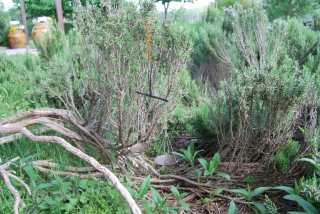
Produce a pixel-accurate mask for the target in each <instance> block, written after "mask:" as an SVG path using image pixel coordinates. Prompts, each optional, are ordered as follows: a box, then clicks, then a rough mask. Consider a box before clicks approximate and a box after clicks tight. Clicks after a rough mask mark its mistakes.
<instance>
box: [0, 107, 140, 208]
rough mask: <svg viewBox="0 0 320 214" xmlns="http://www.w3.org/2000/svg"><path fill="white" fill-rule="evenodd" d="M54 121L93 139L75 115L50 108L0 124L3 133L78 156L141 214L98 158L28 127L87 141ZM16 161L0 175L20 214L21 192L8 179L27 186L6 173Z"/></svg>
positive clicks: (6, 166) (23, 114) (4, 167)
mask: <svg viewBox="0 0 320 214" xmlns="http://www.w3.org/2000/svg"><path fill="white" fill-rule="evenodd" d="M53 120H59V121H62V122H63V123H67V124H72V125H73V127H76V128H77V129H78V130H81V131H82V133H86V134H87V136H91V137H93V138H94V136H92V135H91V134H90V131H88V130H86V129H85V128H84V127H82V126H81V122H79V121H77V120H76V119H75V118H74V117H73V116H72V114H71V112H69V111H66V110H59V109H51V108H41V109H36V110H32V111H28V112H24V113H21V114H18V115H15V116H12V117H10V118H7V119H5V120H3V121H1V122H0V134H11V135H14V134H22V135H24V136H26V137H27V138H29V139H30V140H32V141H34V142H45V143H56V144H59V145H61V146H62V147H63V148H64V149H65V150H67V151H68V152H70V153H72V154H74V155H76V156H78V157H79V158H81V159H82V160H84V161H86V162H88V163H89V164H90V165H91V166H93V167H94V168H95V169H96V170H98V171H99V172H101V173H102V174H103V175H104V176H105V177H107V178H108V179H109V180H110V181H111V182H112V183H113V185H114V186H115V187H116V188H117V189H118V190H119V192H120V194H121V195H122V196H123V198H124V199H125V200H126V201H127V203H128V205H129V207H130V210H131V212H132V213H141V210H140V208H139V207H138V206H137V204H136V202H135V201H134V200H133V198H132V197H131V195H130V193H129V192H128V191H127V189H126V188H125V187H124V186H123V185H122V184H121V183H120V181H119V179H118V178H117V177H116V176H115V175H114V174H113V173H112V172H111V171H110V170H109V169H108V168H106V167H105V166H102V165H101V164H100V163H99V162H98V161H97V160H96V159H94V158H93V157H90V156H89V155H87V154H85V153H84V152H82V151H81V150H80V149H77V148H75V147H74V146H72V145H71V144H70V143H68V142H67V141H66V140H64V139H63V138H61V137H57V136H36V135H34V134H33V133H32V132H31V131H30V130H28V129H27V127H29V126H32V125H38V124H41V125H44V126H45V127H47V128H50V129H51V130H55V131H57V132H59V133H61V134H63V135H65V136H67V137H69V138H71V139H73V140H77V141H80V142H83V141H84V139H85V138H83V136H81V135H79V134H77V133H76V132H73V131H72V130H70V129H68V128H66V127H64V126H62V125H60V124H58V123H56V122H54V121H53ZM1 142H3V140H2V138H0V144H4V143H8V141H6V142H4V143H1ZM17 159H19V158H15V159H13V160H12V161H9V162H8V163H6V164H4V165H2V166H1V167H0V173H1V175H2V177H3V179H4V181H5V184H6V185H7V187H8V188H9V189H10V191H11V193H12V194H13V195H14V198H15V203H14V212H15V213H18V206H19V205H20V206H21V207H23V206H24V203H23V201H22V200H21V198H20V196H19V192H18V191H17V190H16V189H15V188H14V187H13V186H12V185H11V183H10V181H9V179H8V177H12V178H14V179H16V180H18V181H19V182H20V183H22V184H23V185H24V186H25V187H26V188H27V185H25V184H24V183H23V182H22V181H21V180H20V179H18V178H17V177H16V176H14V175H12V174H10V173H9V172H7V171H6V169H7V168H8V166H9V165H10V164H11V163H12V162H13V161H16V160H17ZM27 190H28V188H27ZM28 191H30V190H28ZM29 193H30V192H29Z"/></svg>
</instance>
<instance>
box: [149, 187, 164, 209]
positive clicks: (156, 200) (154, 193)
mask: <svg viewBox="0 0 320 214" xmlns="http://www.w3.org/2000/svg"><path fill="white" fill-rule="evenodd" d="M150 189H151V194H152V200H153V203H154V204H155V205H156V206H159V205H160V202H161V197H160V195H159V193H158V192H157V190H155V189H154V188H153V187H150Z"/></svg>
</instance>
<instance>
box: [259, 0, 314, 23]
mask: <svg viewBox="0 0 320 214" xmlns="http://www.w3.org/2000/svg"><path fill="white" fill-rule="evenodd" d="M319 3H320V1H319V0H296V1H292V0H282V1H279V0H264V1H263V7H264V9H265V10H266V12H267V15H268V17H269V19H270V20H274V19H277V18H285V19H288V17H303V16H305V15H306V14H307V13H309V12H312V11H314V10H316V9H317V8H318V7H319Z"/></svg>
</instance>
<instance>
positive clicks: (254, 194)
mask: <svg viewBox="0 0 320 214" xmlns="http://www.w3.org/2000/svg"><path fill="white" fill-rule="evenodd" d="M271 188H272V187H258V188H256V189H255V190H253V191H252V193H251V195H252V197H255V196H258V195H260V194H261V193H263V192H264V191H267V190H269V189H271Z"/></svg>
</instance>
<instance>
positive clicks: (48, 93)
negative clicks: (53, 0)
mask: <svg viewBox="0 0 320 214" xmlns="http://www.w3.org/2000/svg"><path fill="white" fill-rule="evenodd" d="M78 9H79V10H78V11H77V16H76V17H77V20H76V21H75V23H74V26H75V31H73V32H70V34H69V35H68V36H67V37H64V35H62V34H61V32H59V31H58V30H57V31H54V32H52V34H51V36H49V37H48V38H47V44H48V45H43V46H41V47H40V48H39V56H34V55H30V54H26V55H21V56H12V57H8V56H6V55H4V54H2V55H0V81H1V86H0V87H1V88H0V95H1V97H0V104H1V108H0V113H1V114H0V115H1V120H0V121H1V122H0V132H1V131H2V133H4V132H3V130H7V129H6V128H7V127H11V132H10V131H9V132H8V131H6V132H5V133H11V134H13V133H18V132H19V131H20V132H21V130H22V133H23V134H27V137H29V138H31V139H32V140H34V141H41V143H40V142H39V143H35V142H31V141H30V140H28V139H27V138H25V137H22V138H21V136H19V135H16V136H12V135H11V136H7V135H1V136H0V144H1V145H0V158H1V161H2V162H1V164H3V165H1V166H0V169H1V172H2V175H3V177H4V178H5V176H6V175H9V176H11V175H13V174H12V173H11V171H12V170H14V171H15V172H16V176H17V177H18V178H20V179H22V181H24V182H25V183H23V182H20V181H19V180H17V179H11V180H10V183H11V184H12V185H13V187H14V188H15V189H16V190H18V193H19V197H21V199H22V201H23V202H24V203H25V207H24V208H23V209H20V211H21V212H22V213H41V212H52V213H55V212H57V213H59V212H63V213H64V212H70V213H73V212H83V213H86V212H92V210H95V211H96V212H107V213H108V212H110V213H111V212H112V213H128V212H130V211H129V210H130V209H131V211H132V207H130V203H129V206H127V205H126V204H125V203H124V202H125V201H127V202H128V200H127V198H126V199H123V198H122V197H121V196H124V195H123V192H121V191H120V192H119V191H118V190H116V189H117V188H119V186H122V185H120V184H119V183H114V180H112V182H111V181H107V180H106V179H105V178H112V176H110V174H108V173H109V172H108V171H107V169H111V171H110V172H111V173H112V174H114V175H116V176H117V177H118V178H119V181H120V182H121V183H122V184H123V185H124V186H126V192H128V193H130V194H131V195H130V197H131V198H132V199H134V202H135V203H136V204H137V205H138V208H137V210H136V212H137V213H139V211H143V212H146V213H170V212H171V213H176V212H180V211H182V210H186V211H187V210H189V209H190V212H192V211H198V212H201V213H204V212H215V211H217V210H218V211H219V212H221V213H239V212H251V213H253V212H261V213H267V212H268V213H286V211H293V210H295V211H300V212H302V211H305V212H306V213H316V211H315V210H317V211H318V209H319V196H318V191H319V185H318V181H317V171H315V172H314V173H313V170H312V169H311V168H310V167H308V163H306V162H309V163H311V164H312V165H314V166H316V167H318V156H319V154H318V144H319V140H318V137H319V136H317V133H318V131H317V130H318V127H317V126H316V123H317V120H316V118H317V115H316V112H317V109H318V97H317V93H318V88H319V87H318V86H319V75H318V68H319V54H318V53H319V52H318V38H319V35H318V33H317V32H315V31H312V30H311V29H308V28H306V27H305V26H303V25H302V24H301V23H300V22H299V21H298V20H296V19H288V20H286V21H283V20H275V21H274V22H272V23H270V22H269V21H268V17H266V15H265V13H264V12H263V9H262V8H261V7H260V6H259V5H253V6H250V7H247V8H246V9H244V8H243V7H241V6H240V5H239V4H236V5H233V6H231V7H228V8H227V9H226V10H223V11H222V10H221V9H220V10H219V7H217V6H215V5H211V7H209V8H208V10H207V11H206V13H205V14H204V16H203V20H202V21H201V23H197V24H195V25H193V26H189V29H186V28H185V26H187V25H186V24H183V26H184V27H181V26H180V24H179V23H178V22H176V21H175V20H172V19H171V18H168V19H167V20H166V22H165V23H161V21H159V20H158V19H157V18H156V14H155V11H154V5H153V4H152V3H151V2H148V1H146V2H143V3H141V5H140V7H139V8H138V7H136V6H134V4H132V3H128V2H126V1H103V2H102V4H101V5H95V6H89V5H86V6H85V7H84V6H83V7H79V8H78ZM172 18H173V19H174V18H175V16H173V17H172ZM193 27H195V29H197V31H196V32H195V31H193V30H192V29H193ZM148 28H149V31H148V30H147V29H148ZM148 36H150V37H151V38H149V39H151V42H150V40H147V42H146V39H148ZM190 36H193V39H194V44H193V45H194V46H193V49H192V51H193V52H192V54H191V57H192V59H191V60H190V59H189V50H191V43H190V40H189V39H190ZM66 40H67V42H65V41H66ZM149 42H150V48H151V52H150V61H149V59H148V47H149ZM146 43H147V44H146ZM187 62H189V63H190V64H191V67H192V68H191V69H193V70H192V71H190V73H191V74H192V76H193V78H194V79H192V78H191V75H190V74H189V71H188V70H187V68H188V67H187V66H186V65H187ZM151 71H152V72H151ZM29 83H30V84H29ZM204 83H205V84H204ZM39 89H40V91H39ZM137 91H138V92H141V93H145V94H148V95H152V96H157V97H158V96H159V97H160V98H165V99H168V100H169V102H163V100H160V99H153V98H150V97H148V96H142V95H141V94H138V93H136V92H137ZM12 95H14V96H12ZM41 107H51V108H41ZM53 108H59V109H53ZM28 110H32V111H28ZM24 111H28V112H26V113H22V112H24ZM12 115H15V116H13V117H10V118H9V119H5V118H8V117H9V116H12ZM20 124H22V126H21V127H22V128H21V129H19V130H18V131H17V132H15V131H12V130H16V127H17V125H20ZM24 128H28V130H29V131H30V132H31V133H32V134H33V135H39V136H33V135H32V134H29V133H28V132H27V131H26V130H25V129H24ZM190 134H192V136H190ZM49 139H50V140H49ZM176 139H179V140H180V143H181V139H182V145H179V146H178V142H175V140H176ZM186 139H192V140H190V141H188V140H186ZM11 141H13V142H11ZM9 142H11V143H9ZM137 142H140V143H141V142H142V143H149V144H150V149H149V151H147V152H146V153H142V154H140V155H131V153H130V150H129V148H130V146H132V145H134V144H135V143H137ZM54 143H59V144H60V145H62V146H63V147H61V146H59V145H55V144H54ZM164 144H168V145H164ZM171 144H172V146H171ZM166 147H167V148H169V150H168V149H162V148H166ZM64 148H65V149H67V150H68V151H71V152H73V154H75V153H76V154H80V156H81V157H80V158H79V157H75V156H72V155H70V154H68V153H67V152H66V151H65V149H64ZM164 150H166V151H164ZM200 151H201V152H200ZM82 152H85V153H86V154H88V155H90V156H92V157H94V158H95V159H97V160H99V162H100V163H102V164H105V165H103V166H102V165H98V163H97V162H95V161H94V160H92V159H91V157H88V156H85V155H83V153H82ZM162 152H168V153H169V152H170V153H171V154H174V155H176V157H181V159H179V161H178V162H177V163H176V164H175V165H173V166H157V165H155V164H154V163H153V161H152V159H153V158H155V155H159V154H161V153H162ZM309 153H311V154H312V155H308V154H309ZM16 156H21V158H20V159H19V158H18V157H17V158H15V157H16ZM11 159H13V161H12V162H10V160H11ZM49 159H52V160H49ZM88 160H89V161H88ZM85 161H88V162H89V163H90V164H91V165H93V166H94V167H89V164H88V163H86V162H85ZM303 161H304V162H303ZM311 164H310V165H311ZM9 165H10V166H9ZM3 169H4V170H3ZM106 172H107V175H106ZM10 173H11V174H10ZM148 175H149V176H148ZM303 176H304V177H303ZM0 181H1V183H0V184H1V185H0V187H1V189H0V190H1V194H2V196H3V198H4V200H2V201H1V203H2V204H0V207H1V209H2V210H1V212H6V213H7V212H12V205H13V204H14V203H16V204H17V201H18V202H19V200H18V199H19V198H18V199H17V196H16V195H15V196H14V197H12V195H11V192H10V191H9V190H8V189H7V186H8V183H7V180H5V179H4V180H0ZM26 186H28V187H29V189H30V192H31V196H29V195H28V188H26ZM287 193H288V194H287ZM43 194H44V196H43ZM279 194H283V195H285V194H287V195H285V196H284V197H283V198H279V197H278V198H277V197H274V196H275V195H279ZM238 195H241V196H242V197H243V198H239V197H238ZM127 196H128V195H127ZM284 200H286V202H285V203H284V202H283V201H284ZM290 201H291V202H290ZM86 203H89V205H90V206H88V205H86ZM283 204H285V205H286V206H287V207H286V206H283ZM2 205H3V206H2ZM131 205H132V204H131ZM15 207H17V205H15ZM258 210H259V211H258ZM132 212H134V211H132Z"/></svg>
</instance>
